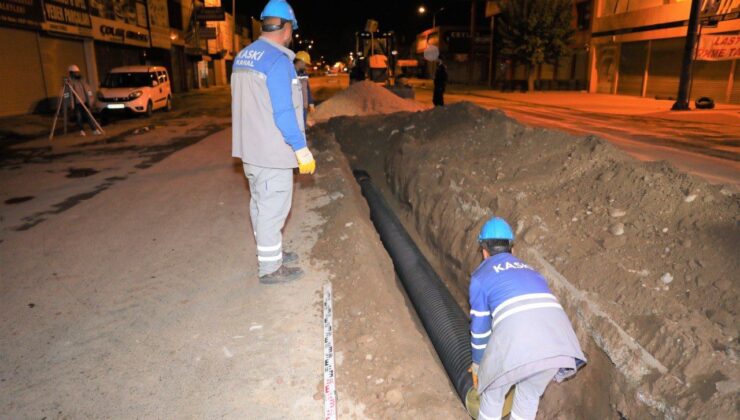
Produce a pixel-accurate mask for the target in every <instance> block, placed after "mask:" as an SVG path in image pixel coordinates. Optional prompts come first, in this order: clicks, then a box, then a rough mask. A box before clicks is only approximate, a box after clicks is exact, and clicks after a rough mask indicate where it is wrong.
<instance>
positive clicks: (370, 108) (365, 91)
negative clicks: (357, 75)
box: [311, 81, 426, 122]
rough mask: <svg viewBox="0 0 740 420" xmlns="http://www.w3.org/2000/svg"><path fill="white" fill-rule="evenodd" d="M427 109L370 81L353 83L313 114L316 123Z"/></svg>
mask: <svg viewBox="0 0 740 420" xmlns="http://www.w3.org/2000/svg"><path fill="white" fill-rule="evenodd" d="M424 109H426V107H425V106H423V105H421V104H419V103H418V102H414V101H410V100H407V99H403V98H401V97H398V96H396V95H394V94H393V93H392V92H390V91H389V90H388V89H385V88H384V87H382V86H380V85H378V84H375V83H373V82H370V81H363V82H358V83H353V84H351V85H350V86H349V88H347V89H346V90H344V91H343V92H341V93H339V94H337V95H335V96H334V97H332V98H331V99H329V100H327V101H325V102H322V103H321V104H320V105H319V106H318V107H316V112H314V113H313V114H311V119H313V120H314V121H315V122H323V121H326V120H328V119H330V118H333V117H338V116H343V115H344V116H361V115H375V114H390V113H394V112H415V111H421V110H424Z"/></svg>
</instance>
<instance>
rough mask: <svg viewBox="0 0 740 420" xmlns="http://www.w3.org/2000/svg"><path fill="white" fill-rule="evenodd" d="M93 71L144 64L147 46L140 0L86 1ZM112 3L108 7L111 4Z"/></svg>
mask: <svg viewBox="0 0 740 420" xmlns="http://www.w3.org/2000/svg"><path fill="white" fill-rule="evenodd" d="M89 1H90V15H91V21H92V35H93V38H94V39H95V55H96V57H97V70H98V74H99V75H100V78H101V79H103V78H104V77H105V75H106V74H108V71H110V70H111V69H112V68H114V67H120V66H134V65H142V64H146V62H147V57H148V54H149V53H148V50H149V48H150V35H149V29H148V26H149V25H148V21H147V6H146V3H145V2H144V1H141V0H113V2H114V3H115V4H113V5H111V4H109V3H110V2H104V1H103V0H89ZM111 6H112V7H111Z"/></svg>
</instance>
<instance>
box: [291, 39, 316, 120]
mask: <svg viewBox="0 0 740 420" xmlns="http://www.w3.org/2000/svg"><path fill="white" fill-rule="evenodd" d="M310 64H311V56H310V55H308V53H307V52H305V51H298V52H297V53H296V54H295V60H293V65H294V66H295V72H296V74H297V75H298V80H300V81H301V90H302V91H303V125H304V126H305V125H306V123H307V121H308V112H309V111H311V112H313V111H314V109H315V105H314V103H313V96H312V95H311V86H310V84H309V83H308V72H307V71H306V66H308V65H310Z"/></svg>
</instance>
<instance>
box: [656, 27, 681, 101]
mask: <svg viewBox="0 0 740 420" xmlns="http://www.w3.org/2000/svg"><path fill="white" fill-rule="evenodd" d="M683 45H684V39H683V38H671V39H659V40H654V41H652V46H651V47H650V69H649V70H648V82H647V96H648V97H662V98H668V97H670V98H675V97H676V94H677V93H678V79H679V77H680V75H681V57H683Z"/></svg>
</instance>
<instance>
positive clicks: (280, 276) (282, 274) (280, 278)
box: [260, 265, 303, 284]
mask: <svg viewBox="0 0 740 420" xmlns="http://www.w3.org/2000/svg"><path fill="white" fill-rule="evenodd" d="M301 277H303V270H301V269H300V268H297V267H286V266H284V265H281V266H280V268H278V269H277V270H276V271H274V272H272V273H270V274H265V275H264V276H260V283H262V284H279V283H290V282H292V281H296V280H298V279H299V278H301Z"/></svg>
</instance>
